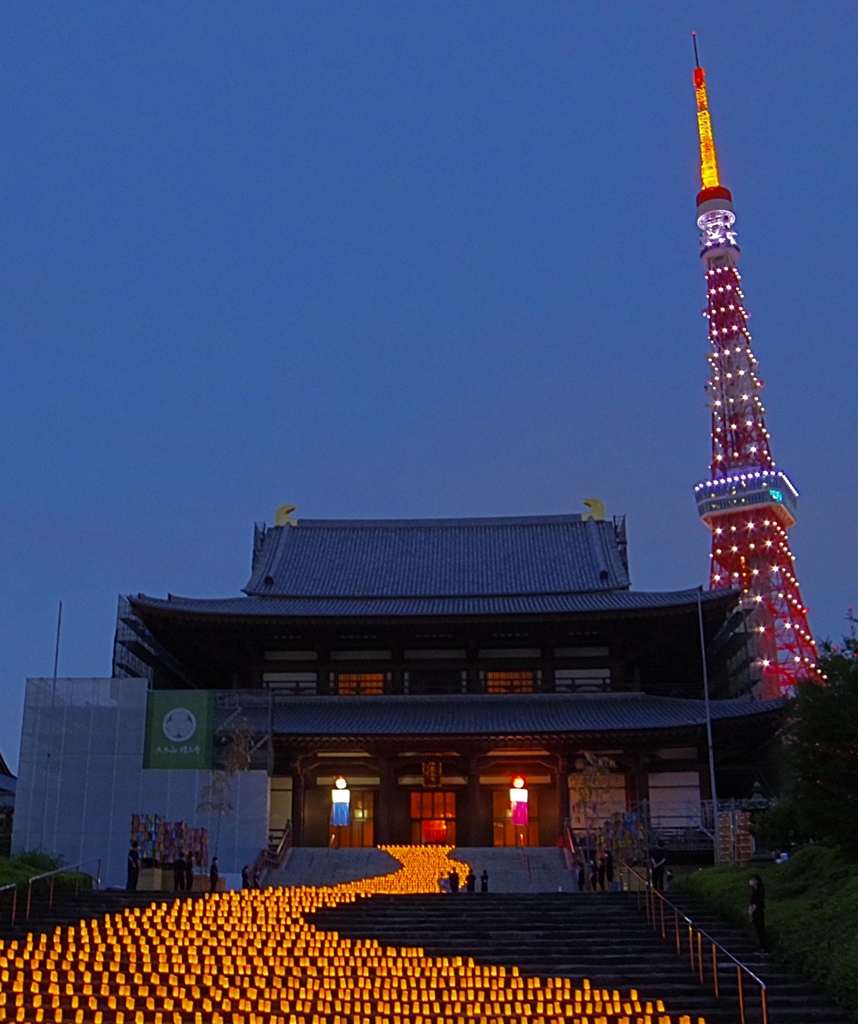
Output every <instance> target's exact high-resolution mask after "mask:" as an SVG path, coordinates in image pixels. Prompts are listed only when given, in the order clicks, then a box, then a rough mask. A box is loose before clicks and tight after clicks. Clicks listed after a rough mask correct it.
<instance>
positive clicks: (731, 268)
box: [694, 34, 822, 697]
mask: <svg viewBox="0 0 858 1024" xmlns="http://www.w3.org/2000/svg"><path fill="white" fill-rule="evenodd" d="M694 56H695V58H697V36H696V34H694ZM695 63H696V66H695V68H694V91H695V94H696V98H697V128H698V134H699V137H700V181H701V186H702V189H701V191H700V193H699V194H698V196H697V226H698V227H699V228H700V245H701V253H700V258H701V260H702V261H703V266H704V268H705V276H706V291H707V308H706V309H705V310H704V311H703V316H704V317H705V318H706V319H707V320H708V322H709V343H710V351H709V355H708V357H707V358H708V360H709V366H710V377H709V380H708V381H707V383H706V391H707V394H708V396H709V406H710V408H711V410H712V463H711V466H710V469H709V479H708V480H705V481H703V482H701V483H699V484H697V486H696V487H695V488H694V495H695V498H696V499H697V510H698V513H699V515H700V518H701V519H702V520H703V522H704V523H705V524H706V525H707V526H708V527H709V529H710V530H711V531H712V554H711V555H710V559H711V572H710V581H709V582H710V587H711V588H712V589H713V590H716V589H719V588H722V587H741V589H742V591H743V592H744V594H745V595H746V598H747V601H748V607H749V608H751V609H752V615H753V620H752V626H751V629H752V632H753V633H754V635H756V637H757V650H758V655H759V656H758V667H759V670H760V680H761V682H760V685H759V687H758V688H757V690H756V693H757V695H758V696H760V697H775V696H779V695H781V694H782V693H789V692H790V691H791V689H792V687H793V686H794V685H795V684H796V683H797V682H799V681H800V680H802V679H808V678H810V679H816V680H817V681H820V680H821V679H822V677H821V675H820V674H819V670H818V668H817V653H816V646H815V644H814V642H813V637H812V636H811V633H810V627H809V626H808V623H807V608H806V607H805V605H804V602H803V601H802V599H801V593H800V591H799V585H798V579H797V578H796V574H795V563H794V560H793V556H792V552H791V550H790V546H789V540H788V539H787V530H788V529H789V528H790V527H791V526H793V525H795V521H796V510H797V504H798V491H797V490H796V489H795V487H793V485H792V482H791V481H790V479H789V477H788V476H787V475H786V473H784V472H783V471H782V470H780V469H777V468H776V466H775V461H774V459H773V458H772V454H771V449H770V446H769V437H770V435H769V432H768V430H767V429H766V421H765V412H766V410H765V409H764V408H763V403H762V400H761V398H760V392H761V391H762V388H763V382H762V380H761V379H760V378H759V376H758V374H757V365H758V364H757V360H756V358H755V357H754V354H753V352H752V350H751V334H750V331H749V330H748V317H749V314H748V312H747V310H746V309H745V296H744V294H743V292H742V288H741V280H742V279H741V276H740V274H739V272H738V270H737V269H736V268H737V265H738V262H739V252H740V250H739V245H738V242H737V235H736V230H735V223H736V212H735V210H734V208H733V197H732V195H731V193H730V191H729V189H726V188H724V187H723V185H722V184H721V178H720V175H719V172H718V156H717V152H716V149H715V137H714V135H713V132H712V119H711V116H710V113H709V98H708V96H707V93H706V72H705V71H704V69H703V68H702V67H701V66H700V62H699V59H696V60H695Z"/></svg>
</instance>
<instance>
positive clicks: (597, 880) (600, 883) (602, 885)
mask: <svg viewBox="0 0 858 1024" xmlns="http://www.w3.org/2000/svg"><path fill="white" fill-rule="evenodd" d="M589 866H590V891H591V892H606V891H607V890H609V889H610V888H611V885H612V883H613V881H614V855H613V853H612V852H611V851H610V850H604V851H603V852H602V853H601V854H599V856H598V857H597V856H596V854H595V853H594V854H593V856H592V857H591V858H590V862H589ZM575 868H576V879H577V882H578V892H584V890H585V889H586V888H587V872H586V870H585V867H584V861H583V860H579V861H578V862H577V863H576V865H575Z"/></svg>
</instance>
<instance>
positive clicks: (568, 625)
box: [114, 515, 780, 846]
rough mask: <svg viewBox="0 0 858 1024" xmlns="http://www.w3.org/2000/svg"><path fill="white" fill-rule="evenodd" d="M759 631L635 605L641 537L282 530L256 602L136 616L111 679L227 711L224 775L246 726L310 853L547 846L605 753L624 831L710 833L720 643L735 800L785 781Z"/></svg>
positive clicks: (132, 612)
mask: <svg viewBox="0 0 858 1024" xmlns="http://www.w3.org/2000/svg"><path fill="white" fill-rule="evenodd" d="M744 623H745V615H744V614H743V613H742V610H741V607H740V606H739V605H738V597H737V594H736V593H735V592H732V591H724V590H721V591H716V592H708V593H700V592H699V591H696V590H689V591H677V592H658V593H642V592H636V591H633V590H632V589H631V587H630V578H629V569H628V561H627V549H626V537H625V525H624V522H623V521H622V520H616V521H608V520H605V519H598V518H594V517H590V518H586V517H582V516H579V515H564V516H535V517H526V518H496V519H464V520H463V519H451V520H405V521H397V520H370V521H368V520H333V521H332V520H300V521H297V522H293V521H291V519H289V520H287V519H286V518H285V517H283V521H281V522H279V523H278V525H276V526H274V527H268V528H267V527H264V526H261V527H260V526H258V527H257V529H256V535H255V542H254V553H253V564H252V574H251V578H250V581H249V582H248V584H247V586H246V587H245V590H244V595H243V596H240V597H233V598H225V599H204V600H198V599H193V598H177V597H172V596H171V597H168V598H166V599H159V598H152V597H147V596H144V595H137V596H135V597H129V598H127V599H124V600H123V601H122V602H121V606H120V615H119V622H118V627H117V634H116V642H115V648H114V676H146V677H148V678H149V680H150V685H151V686H152V687H153V688H155V689H185V688H189V689H197V690H199V689H203V690H211V691H214V692H215V693H216V694H217V723H218V724H217V732H216V736H215V739H216V743H215V757H216V759H217V758H218V757H220V758H223V757H224V756H225V751H226V750H227V749H228V748H229V746H230V744H234V743H235V742H237V739H236V737H237V734H238V733H237V730H236V723H237V722H240V723H241V729H240V730H238V732H240V733H241V734H242V735H244V736H245V737H250V742H249V746H248V757H249V758H250V760H251V761H252V763H253V764H254V765H255V766H257V767H259V766H263V767H265V768H266V769H267V770H268V773H269V776H270V813H269V826H270V829H271V831H272V832H273V833H276V831H277V829H278V828H281V827H283V825H284V824H285V822H286V821H287V819H288V820H289V821H291V823H292V827H293V834H294V838H295V842H296V843H297V844H304V845H327V844H328V843H329V842H330V841H331V838H332V834H333V835H334V839H335V841H336V842H339V843H340V844H342V845H352V846H356V845H366V846H369V845H375V844H377V843H408V842H417V843H425V842H445V843H455V844H458V845H460V846H490V845H517V844H521V843H526V844H528V845H549V844H552V843H554V842H555V841H556V840H557V839H558V837H559V836H560V835H561V834H562V831H563V828H564V825H565V823H566V822H567V821H569V820H572V821H573V822H574V821H575V818H576V813H577V812H576V808H578V807H579V806H580V802H581V801H580V797H581V793H582V791H583V789H584V788H585V785H586V783H585V781H584V780H585V779H586V771H585V769H586V765H587V759H588V756H589V757H590V758H592V757H598V758H602V759H603V762H602V763H603V764H608V765H610V770H609V777H608V778H607V781H606V782H604V789H605V792H603V794H602V795H601V797H600V804H601V807H602V812H604V814H605V815H610V814H613V813H615V812H629V811H632V810H633V809H635V808H641V807H644V806H645V807H646V808H647V809H648V814H649V815H650V817H651V819H652V821H653V823H654V824H655V825H656V826H658V825H659V824H660V825H661V827H663V828H665V829H668V828H670V827H674V826H679V825H680V824H682V823H683V822H684V823H685V825H689V824H692V825H693V824H694V822H695V820H698V821H699V814H700V810H699V808H700V804H701V801H705V800H706V799H707V798H708V797H709V795H710V792H711V786H710V780H709V772H708V748H707V740H706V707H705V702H704V700H703V697H704V691H703V671H702V657H701V639H700V636H701V626H702V633H703V638H704V643H705V646H706V651H707V665H708V670H709V687H710V696H711V697H712V700H711V701H710V708H711V720H712V731H713V738H714V748H715V752H716V775H717V777H718V790H719V795H720V796H738V797H741V796H747V795H749V794H750V789H751V786H752V784H753V782H754V781H762V782H763V783H764V785H768V783H769V782H770V779H769V778H768V776H767V771H768V768H767V759H766V756H765V749H766V745H767V744H768V743H769V742H770V740H771V737H772V735H773V733H774V730H775V729H776V726H777V720H778V715H779V711H780V702H778V701H774V702H760V701H752V700H751V698H750V696H748V693H749V691H750V688H751V685H752V682H753V680H752V679H751V678H750V675H749V666H751V665H752V664H753V661H754V651H753V650H752V649H751V645H750V640H749V637H748V635H747V634H746V633H745V631H744ZM516 776H521V777H522V778H523V779H524V780H525V785H526V789H527V791H528V796H529V818H528V823H527V826H526V827H522V826H521V825H515V824H514V823H513V821H512V818H511V813H510V796H509V793H510V786H511V784H512V780H513V779H514V778H515V777H516ZM338 777H342V778H344V779H345V780H346V782H347V784H348V787H349V790H350V794H351V816H350V819H351V820H350V824H349V826H348V827H336V828H333V827H332V826H331V824H330V821H331V792H332V787H333V786H334V783H335V780H336V779H337V778H338ZM600 813H601V812H600ZM695 815H696V819H695Z"/></svg>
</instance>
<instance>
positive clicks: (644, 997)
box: [0, 849, 849, 1024]
mask: <svg viewBox="0 0 858 1024" xmlns="http://www.w3.org/2000/svg"><path fill="white" fill-rule="evenodd" d="M522 854H525V855H524V856H522ZM296 855H297V856H296ZM454 858H461V860H462V861H464V862H465V863H468V864H470V865H471V866H472V867H473V868H474V871H475V873H476V874H477V875H479V874H480V872H481V871H482V870H483V868H485V869H486V870H488V871H489V875H490V885H491V889H492V891H490V892H489V893H488V894H483V893H480V892H476V893H473V894H470V893H466V892H462V891H460V892H459V894H458V895H455V896H453V895H448V894H440V893H438V894H424V895H404V896H382V895H375V896H373V897H371V898H360V899H359V900H358V901H357V902H356V903H345V904H341V905H339V906H337V907H334V908H329V909H324V910H320V911H318V912H317V913H316V914H314V915H313V916H312V918H311V919H310V920H311V921H312V923H313V924H314V925H315V926H316V927H318V928H320V929H322V930H325V931H337V932H338V933H339V934H340V935H341V936H343V937H348V938H354V939H360V938H372V939H376V940H377V941H379V942H380V943H381V944H382V945H383V946H385V947H387V946H392V947H412V948H413V947H415V946H420V947H422V948H423V949H424V950H425V951H426V953H427V954H428V955H430V956H446V957H452V956H462V957H472V958H473V959H474V961H475V962H477V963H478V964H486V965H492V964H497V965H504V966H507V967H512V966H516V967H518V968H519V969H520V970H521V972H522V974H525V975H531V976H541V977H556V976H561V977H568V978H571V979H573V980H574V981H575V982H576V983H579V982H581V981H583V979H585V978H586V979H588V980H589V981H590V983H591V985H592V987H593V988H594V989H608V990H609V991H613V990H614V989H619V990H620V991H621V992H625V993H627V992H628V990H630V989H637V990H638V992H639V995H640V999H641V1001H651V1002H653V1003H656V1001H657V1000H663V1001H664V1004H665V1009H666V1012H667V1013H669V1014H670V1015H671V1019H672V1020H673V1021H674V1022H676V1021H678V1020H679V1017H680V1016H681V1015H685V1014H687V1015H688V1016H690V1018H691V1020H692V1021H693V1022H695V1024H696V1021H697V1018H698V1017H704V1018H705V1019H706V1021H707V1022H708V1024H738V1022H739V1021H740V1014H739V1009H738V1001H737V998H736V972H735V969H734V968H733V969H730V968H728V966H727V964H726V963H724V962H722V964H721V970H720V984H721V998H720V999H715V998H714V995H713V994H712V991H711V987H710V986H709V985H708V984H707V986H705V987H704V986H701V985H700V984H699V981H698V979H697V977H696V975H695V973H694V972H692V970H691V969H690V965H689V961H688V954H687V951H686V952H685V954H684V956H683V957H679V956H677V954H676V949H675V943H674V941H673V932H672V922H668V928H667V932H668V939H667V940H665V939H662V938H661V935H660V933H656V932H655V931H653V929H652V928H651V926H650V925H649V923H648V922H647V920H646V916H645V914H644V912H643V909H642V905H641V904H640V903H639V899H638V897H637V895H636V894H634V893H619V892H617V893H577V892H571V891H568V890H569V889H571V880H572V874H571V872H568V871H565V869H564V867H563V863H564V862H563V858H562V854H561V852H560V851H558V850H555V849H545V850H540V851H537V850H527V851H522V850H505V851H504V850H499V851H496V850H490V851H485V850H463V849H462V850H457V851H455V853H454ZM396 866H397V862H395V861H394V860H393V859H392V858H390V857H389V855H387V854H385V853H383V852H382V851H378V850H361V851H348V850H332V851H331V850H307V849H304V850H295V851H294V852H293V854H292V855H291V856H290V859H289V861H288V862H287V864H286V866H285V868H284V870H283V872H282V878H283V880H284V881H285V882H286V883H287V884H292V885H297V884H316V885H326V884H334V883H336V882H340V881H349V880H352V879H354V878H357V877H367V876H374V875H380V874H387V873H388V872H390V871H391V870H395V869H396ZM461 873H462V874H463V875H464V872H461ZM275 880H276V881H280V878H279V877H278V878H277V879H275V878H273V877H272V878H271V879H269V884H270V883H273V882H274V881H275ZM555 882H557V884H558V885H560V886H561V887H562V890H563V891H560V892H558V891H557V885H555ZM498 890H501V891H498ZM199 898H200V896H198V895H197V894H181V895H179V896H176V895H174V894H168V893H164V894H161V893H158V894H154V893H142V892H140V893H125V892H92V893H84V894H81V895H80V896H79V897H78V898H77V899H76V900H70V899H68V898H62V897H59V896H58V898H57V900H56V901H55V903H54V906H53V907H48V906H47V904H46V903H45V902H35V903H34V904H33V907H32V910H31V918H30V920H29V921H26V922H25V921H20V920H19V921H18V922H17V923H16V924H15V925H11V924H10V923H9V922H8V919H2V918H0V938H3V939H10V938H13V937H14V938H20V937H21V936H22V935H25V934H26V933H27V932H36V933H38V932H51V931H53V930H54V928H55V927H57V926H58V925H60V926H65V925H70V924H74V923H76V922H77V921H79V920H80V919H81V918H93V917H96V918H98V917H102V916H104V915H105V914H108V913H114V912H118V911H121V910H123V909H125V908H127V907H133V906H142V905H148V904H150V903H153V902H166V901H172V900H175V899H182V900H194V899H199ZM670 898H671V899H673V900H675V902H676V903H677V904H678V905H680V906H681V909H682V910H683V911H684V912H685V913H686V914H688V916H689V917H691V918H692V920H693V921H694V922H695V923H696V924H697V925H698V926H699V927H701V928H703V929H704V930H705V931H707V932H708V933H709V934H711V935H712V936H713V937H714V938H716V939H717V940H718V941H719V942H721V943H722V944H723V945H724V946H725V947H726V948H727V949H728V950H730V951H731V952H732V953H733V955H734V956H736V957H737V958H738V959H739V960H741V961H742V962H743V963H745V964H746V965H747V966H748V967H749V968H750V969H751V970H752V971H753V972H754V973H755V974H757V975H758V976H759V977H761V978H762V979H763V981H765V983H766V984H767V986H768V1024H847V1022H848V1020H849V1018H848V1017H847V1015H845V1014H844V1013H843V1012H841V1011H839V1010H838V1009H837V1008H836V1007H834V1006H833V1005H832V1004H831V1003H830V1002H829V1001H827V1000H826V999H825V998H824V997H823V996H822V995H821V994H820V993H819V992H818V991H817V990H815V989H814V988H813V986H811V985H809V984H808V983H806V982H804V981H803V980H800V979H798V978H797V977H796V976H795V975H793V974H791V973H790V972H789V971H788V970H787V969H786V968H784V967H782V966H781V965H779V964H777V963H776V962H774V961H773V960H772V959H771V958H769V957H767V956H766V955H765V954H762V953H760V952H759V950H757V949H756V947H755V945H754V943H753V941H752V939H751V938H750V937H749V936H748V935H747V934H745V933H744V932H743V931H741V930H740V929H735V928H732V927H731V926H729V925H725V924H724V923H723V922H720V921H718V920H716V919H714V918H712V917H711V916H710V915H707V914H706V913H705V912H703V911H700V910H698V909H697V908H696V907H694V906H693V905H692V904H691V903H690V902H689V901H688V900H687V898H686V897H684V896H683V895H681V894H679V893H671V894H670ZM684 948H685V947H684ZM704 963H705V964H706V980H707V983H708V982H709V979H710V976H711V973H710V971H711V967H710V965H711V954H710V953H709V950H708V948H707V947H705V946H704ZM744 994H745V1011H746V1012H745V1024H763V1022H762V1014H761V1011H760V1002H759V991H758V989H757V988H756V987H755V986H752V985H750V984H748V983H747V982H746V983H745V986H744ZM656 1017H657V1015H656Z"/></svg>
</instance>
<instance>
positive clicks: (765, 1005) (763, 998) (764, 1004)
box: [760, 985, 769, 1024]
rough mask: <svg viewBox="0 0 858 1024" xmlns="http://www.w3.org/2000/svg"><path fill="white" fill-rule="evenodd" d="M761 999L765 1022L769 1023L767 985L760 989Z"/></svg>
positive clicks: (765, 1023) (764, 1023)
mask: <svg viewBox="0 0 858 1024" xmlns="http://www.w3.org/2000/svg"><path fill="white" fill-rule="evenodd" d="M760 1000H761V1002H762V1007H763V1024H769V1007H768V1003H767V1001H766V987H765V985H764V986H763V987H762V988H761V989H760Z"/></svg>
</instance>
